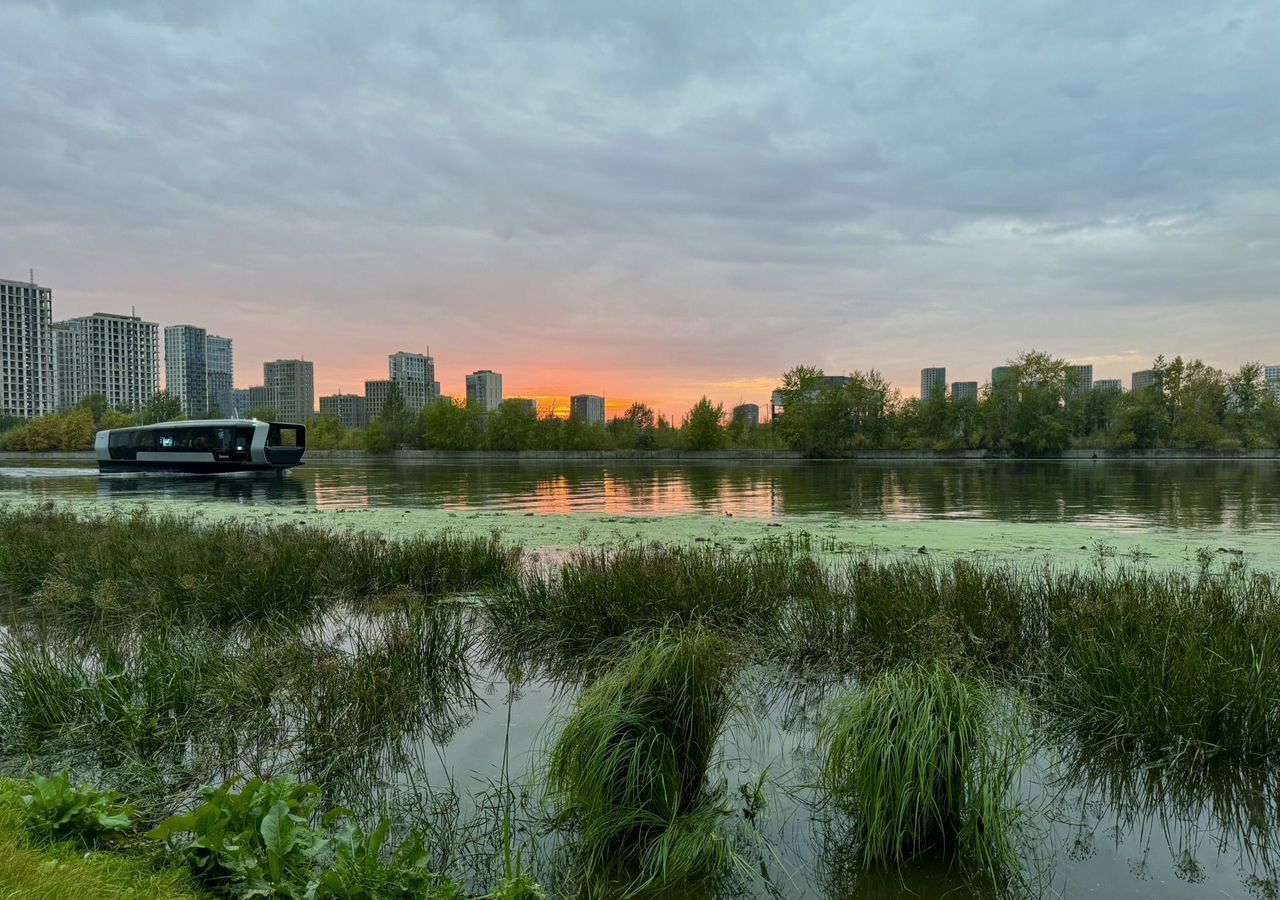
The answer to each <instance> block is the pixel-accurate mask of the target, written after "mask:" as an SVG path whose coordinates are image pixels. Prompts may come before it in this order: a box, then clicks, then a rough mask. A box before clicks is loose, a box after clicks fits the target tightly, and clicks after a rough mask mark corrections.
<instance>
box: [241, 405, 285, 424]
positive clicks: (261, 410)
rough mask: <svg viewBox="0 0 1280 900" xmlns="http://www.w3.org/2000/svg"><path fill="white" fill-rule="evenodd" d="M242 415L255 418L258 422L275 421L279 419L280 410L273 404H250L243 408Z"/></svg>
mask: <svg viewBox="0 0 1280 900" xmlns="http://www.w3.org/2000/svg"><path fill="white" fill-rule="evenodd" d="M244 417H245V418H246V419H257V420H258V421H260V422H277V421H279V419H280V410H279V409H277V408H276V407H274V406H251V407H249V408H248V409H247V410H245V413H244Z"/></svg>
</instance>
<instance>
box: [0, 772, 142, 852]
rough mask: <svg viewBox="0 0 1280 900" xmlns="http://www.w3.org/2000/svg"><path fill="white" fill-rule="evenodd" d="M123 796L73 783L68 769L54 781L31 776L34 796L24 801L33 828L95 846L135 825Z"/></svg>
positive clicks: (54, 778)
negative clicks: (107, 836)
mask: <svg viewBox="0 0 1280 900" xmlns="http://www.w3.org/2000/svg"><path fill="white" fill-rule="evenodd" d="M119 800H120V795H119V794H116V793H114V792H112V791H100V790H97V789H96V788H94V787H93V786H91V785H89V784H81V785H79V786H76V785H73V784H72V783H71V775H70V773H68V772H67V771H66V770H64V771H63V772H62V773H60V774H58V775H54V776H53V777H52V778H44V777H42V776H40V775H33V776H32V777H31V793H29V794H26V795H25V796H23V798H22V802H23V804H24V805H25V806H26V808H27V812H28V815H29V816H30V821H31V827H32V828H33V829H35V830H36V831H38V832H40V833H42V834H45V835H47V836H49V837H53V838H56V839H58V840H67V839H69V838H74V839H77V840H81V841H84V842H85V843H93V842H94V841H96V840H98V839H99V838H101V837H103V836H106V835H111V834H115V833H117V832H121V831H124V830H125V829H127V828H129V827H130V826H131V825H132V824H133V819H131V818H130V811H129V808H128V807H126V806H124V805H122V804H121V803H120V802H119Z"/></svg>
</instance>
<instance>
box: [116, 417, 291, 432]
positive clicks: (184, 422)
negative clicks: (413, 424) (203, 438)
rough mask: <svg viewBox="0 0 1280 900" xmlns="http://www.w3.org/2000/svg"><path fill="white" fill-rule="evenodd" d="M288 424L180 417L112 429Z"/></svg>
mask: <svg viewBox="0 0 1280 900" xmlns="http://www.w3.org/2000/svg"><path fill="white" fill-rule="evenodd" d="M268 424H276V425H289V424H292V423H289V422H276V423H269V422H267V421H265V420H263V419H180V420H178V421H176V422H156V423H154V424H152V425H127V426H125V427H123V428H113V429H111V430H112V431H125V430H126V429H145V428H183V427H188V428H208V427H210V426H215V427H216V426H219V425H221V426H224V427H228V426H235V425H268Z"/></svg>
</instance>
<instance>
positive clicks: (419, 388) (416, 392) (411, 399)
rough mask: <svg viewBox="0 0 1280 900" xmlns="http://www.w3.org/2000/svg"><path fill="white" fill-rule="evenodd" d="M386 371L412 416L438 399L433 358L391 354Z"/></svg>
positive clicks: (438, 390) (402, 352) (414, 354)
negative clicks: (396, 385) (402, 396)
mask: <svg viewBox="0 0 1280 900" xmlns="http://www.w3.org/2000/svg"><path fill="white" fill-rule="evenodd" d="M387 371H388V374H389V375H390V376H391V380H392V381H394V382H396V383H397V384H398V385H400V393H401V394H403V395H404V400H405V404H406V405H407V406H408V407H409V410H410V412H412V413H413V414H414V415H417V414H418V413H419V412H421V411H422V407H424V406H426V405H427V404H428V403H434V402H435V401H437V400H439V399H440V382H438V381H436V361H435V359H434V358H432V357H430V356H427V355H426V354H424V353H406V352H404V351H400V352H399V353H392V354H391V355H390V356H388V357H387Z"/></svg>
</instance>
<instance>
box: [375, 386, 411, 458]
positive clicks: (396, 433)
mask: <svg viewBox="0 0 1280 900" xmlns="http://www.w3.org/2000/svg"><path fill="white" fill-rule="evenodd" d="M415 424H416V423H415V422H414V416H413V413H412V412H410V410H409V407H408V405H407V404H406V403H405V399H404V394H403V393H402V392H401V391H400V385H399V384H397V383H396V382H395V381H392V382H391V386H390V387H389V388H388V389H387V399H386V401H385V402H384V403H383V404H382V410H381V412H379V413H378V425H379V427H380V428H381V429H382V433H383V435H384V436H385V437H386V441H387V443H388V444H389V445H390V448H391V449H392V450H401V449H404V448H407V447H411V446H413V445H414V444H415V443H416V441H417V434H416V429H415Z"/></svg>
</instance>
